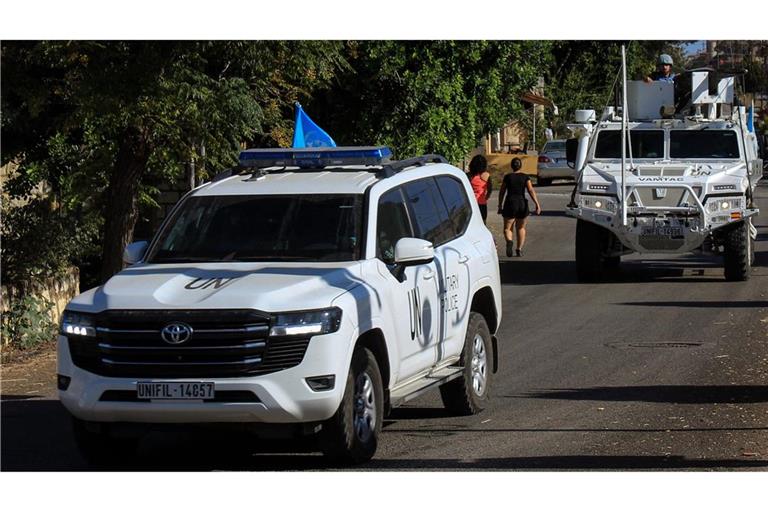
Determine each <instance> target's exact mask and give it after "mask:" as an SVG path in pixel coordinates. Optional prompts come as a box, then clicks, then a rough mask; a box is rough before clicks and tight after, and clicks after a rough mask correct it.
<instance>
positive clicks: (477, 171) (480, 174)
mask: <svg viewBox="0 0 768 512" xmlns="http://www.w3.org/2000/svg"><path fill="white" fill-rule="evenodd" d="M469 183H470V184H471V185H472V191H473V192H474V193H475V199H477V204H478V206H479V207H480V215H481V216H482V217H483V223H485V219H486V218H487V217H488V198H489V197H491V191H492V190H493V183H491V173H489V172H488V161H487V160H486V159H485V157H484V156H483V155H475V156H474V157H473V158H472V161H471V162H469Z"/></svg>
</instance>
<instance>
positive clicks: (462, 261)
mask: <svg viewBox="0 0 768 512" xmlns="http://www.w3.org/2000/svg"><path fill="white" fill-rule="evenodd" d="M468 261H469V256H460V257H459V263H466V262H468Z"/></svg>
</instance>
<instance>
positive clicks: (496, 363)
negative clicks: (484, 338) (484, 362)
mask: <svg viewBox="0 0 768 512" xmlns="http://www.w3.org/2000/svg"><path fill="white" fill-rule="evenodd" d="M491 347H492V350H493V373H497V372H498V371H499V340H497V339H496V336H491Z"/></svg>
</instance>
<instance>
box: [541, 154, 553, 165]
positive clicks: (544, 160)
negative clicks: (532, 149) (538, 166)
mask: <svg viewBox="0 0 768 512" xmlns="http://www.w3.org/2000/svg"><path fill="white" fill-rule="evenodd" d="M551 161H552V160H550V158H549V157H548V156H544V155H541V156H540V157H539V162H540V163H544V164H548V163H549V162H551Z"/></svg>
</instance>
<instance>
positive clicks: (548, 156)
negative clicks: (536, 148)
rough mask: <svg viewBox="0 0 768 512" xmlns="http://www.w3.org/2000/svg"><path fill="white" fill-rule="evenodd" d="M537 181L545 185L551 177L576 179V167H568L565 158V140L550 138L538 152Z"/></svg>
mask: <svg viewBox="0 0 768 512" xmlns="http://www.w3.org/2000/svg"><path fill="white" fill-rule="evenodd" d="M536 176H537V183H538V184H539V185H543V186H547V185H551V184H552V180H553V179H556V178H557V179H560V178H562V179H569V180H573V179H576V169H572V168H570V167H568V164H567V162H566V159H565V140H550V141H548V142H547V143H546V144H544V148H543V149H542V150H541V153H539V162H538V167H537V171H536Z"/></svg>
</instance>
